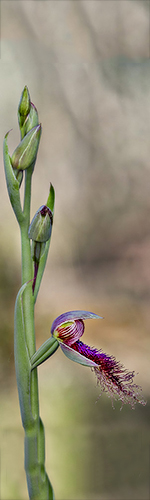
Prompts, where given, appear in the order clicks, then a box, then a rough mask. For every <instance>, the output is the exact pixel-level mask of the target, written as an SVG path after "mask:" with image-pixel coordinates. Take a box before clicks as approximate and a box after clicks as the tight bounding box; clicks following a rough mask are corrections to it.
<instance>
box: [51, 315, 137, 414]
mask: <svg viewBox="0 0 150 500" xmlns="http://www.w3.org/2000/svg"><path fill="white" fill-rule="evenodd" d="M90 318H91V319H101V316H98V315H97V314H94V313H91V312H88V311H70V312H66V313H64V314H61V316H58V318H56V319H55V320H54V322H53V324H52V328H51V334H52V337H54V338H55V339H56V340H57V342H58V343H59V345H60V347H61V349H62V351H63V352H64V354H65V355H66V356H67V357H68V358H70V359H71V360H72V361H75V362H76V363H80V364H82V365H85V366H90V367H91V368H92V370H93V371H94V372H95V375H96V377H97V383H98V384H100V386H101V392H104V391H105V392H107V393H108V396H109V397H110V398H111V399H112V401H113V399H115V400H116V399H120V400H121V402H122V406H123V404H126V403H129V404H130V405H131V407H132V408H134V406H135V404H136V403H141V404H142V405H145V404H146V402H145V401H144V399H143V398H142V396H141V388H140V387H139V386H138V385H137V384H135V383H133V378H134V375H135V372H134V371H133V372H129V371H128V370H126V369H125V367H124V366H123V365H122V364H121V363H120V362H118V361H117V360H116V359H115V357H114V356H110V355H108V354H106V353H104V352H103V351H102V350H101V349H99V350H98V349H95V348H94V347H90V346H88V345H86V344H84V343H83V342H82V341H81V340H79V339H80V337H81V336H82V335H83V333H84V322H83V320H84V319H90Z"/></svg>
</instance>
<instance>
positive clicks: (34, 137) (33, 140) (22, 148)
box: [11, 125, 41, 170]
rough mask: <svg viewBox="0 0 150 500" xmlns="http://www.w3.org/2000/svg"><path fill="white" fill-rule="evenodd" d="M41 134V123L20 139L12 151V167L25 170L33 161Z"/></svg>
mask: <svg viewBox="0 0 150 500" xmlns="http://www.w3.org/2000/svg"><path fill="white" fill-rule="evenodd" d="M40 136H41V125H38V126H36V127H34V128H32V130H30V132H28V134H27V135H26V136H25V137H24V139H22V141H21V142H20V144H19V146H17V148H16V149H15V151H14V152H13V155H12V158H11V162H12V167H13V168H14V169H15V168H16V169H17V170H25V169H26V168H28V167H30V166H31V165H33V164H34V163H35V160H36V156H37V152H38V147H39V142H40Z"/></svg>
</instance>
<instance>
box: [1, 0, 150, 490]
mask: <svg viewBox="0 0 150 500" xmlns="http://www.w3.org/2000/svg"><path fill="white" fill-rule="evenodd" d="M149 9H150V2H149V1H147V0H141V1H138V0H134V1H131V0H124V1H121V0H120V1H119V0H107V1H106V0H99V1H97V0H79V1H78V0H74V1H71V0H67V1H66V0H60V1H59V0H51V1H42V0H39V1H35V0H34V1H30V0H29V1H28V2H26V1H25V0H23V1H20V2H18V1H17V0H16V1H13V0H10V1H7V0H5V1H4V0H2V1H1V59H0V95H1V98H0V138H1V148H0V155H1V177H0V179H1V182H0V199H1V210H0V231H1V239H0V299H1V300H0V318H1V320H0V323H1V325H0V344H1V351H0V376H1V385H0V387H1V389H0V391H1V418H0V430H1V438H0V439H1V471H0V476H1V486H0V493H1V499H2V500H27V498H28V493H27V487H26V480H25V473H24V470H23V462H24V458H23V453H24V450H23V430H22V427H21V419H20V414H19V404H18V396H17V390H16V380H15V371H14V359H13V313H14V304H15V297H16V294H17V291H18V289H19V287H20V264H21V257H20V234H19V229H18V226H17V222H16V220H15V217H14V214H13V212H12V209H11V206H10V202H9V199H8V194H7V191H6V185H5V178H4V171H3V157H2V144H3V137H4V135H5V133H6V132H7V131H8V130H10V129H12V131H11V133H10V134H9V138H8V144H9V151H10V154H12V152H13V151H14V149H15V147H16V146H17V145H18V143H19V142H20V134H19V127H18V123H17V108H18V104H19V100H20V96H21V92H22V90H23V88H24V86H25V85H27V86H28V88H29V92H30V96H31V101H32V102H33V103H34V104H35V105H36V107H37V109H38V112H39V120H40V122H41V123H42V126H43V132H42V137H41V142H40V148H39V153H38V159H37V163H36V169H35V173H34V176H33V190H32V213H31V217H33V215H34V213H35V212H36V210H37V209H38V208H39V207H40V206H41V205H42V204H44V203H46V200H47V196H48V191H49V183H50V182H52V184H53V185H54V187H55V191H56V205H55V218H54V226H53V234H52V241H51V247H50V253H49V258H48V262H47V267H46V271H45V274H44V277H43V282H42V286H41V289H40V293H39V297H38V301H37V306H36V338H37V347H39V346H40V345H41V343H42V342H44V341H45V340H46V339H47V338H48V336H49V332H50V327H51V323H52V321H53V319H54V318H55V317H56V316H58V315H59V314H61V313H62V312H65V311H67V310H73V309H85V310H86V309H87V310H91V311H93V312H95V313H97V314H100V315H102V316H104V320H103V321H100V322H98V321H94V322H93V323H94V324H93V323H92V322H90V321H87V323H86V330H85V335H84V339H83V340H84V341H85V343H89V344H90V345H95V346H96V347H97V348H102V349H103V350H104V351H105V352H107V353H109V354H113V355H114V356H116V358H117V359H118V360H120V361H121V362H122V363H123V364H125V366H126V368H128V369H129V370H131V371H132V370H135V372H136V373H138V375H137V376H136V383H138V384H140V385H141V386H142V388H143V395H144V397H145V399H147V405H146V406H145V407H142V406H141V407H140V405H137V406H136V409H135V411H132V410H131V409H130V407H127V406H124V408H123V409H122V411H121V412H120V404H119V403H115V410H113V408H112V405H111V401H110V399H108V398H107V396H106V395H102V396H101V398H100V399H98V397H99V394H100V388H99V387H97V386H96V380H95V378H94V374H93V373H91V371H90V370H89V369H88V368H85V367H82V366H80V365H77V364H75V363H71V361H70V360H68V359H67V358H66V357H64V356H63V353H62V352H59V350H58V351H57V353H56V354H55V356H53V357H52V358H51V360H48V361H47V362H46V363H45V364H44V365H42V366H41V367H39V369H38V370H39V390H40V407H41V416H42V419H43V421H44V424H45V432H46V467H47V471H48V473H49V475H50V478H51V480H52V483H53V487H54V490H55V495H56V499H57V500H148V499H149V498H150V497H149V495H150V492H149V479H148V477H149V466H150V462H149V449H150V426H149V408H150V403H149V396H150V376H149V375H150V372H149V358H150V355H149V352H150V340H149V330H150V308H149V304H150V45H149V39H150V15H149V14H150V10H149ZM95 403H96V404H95Z"/></svg>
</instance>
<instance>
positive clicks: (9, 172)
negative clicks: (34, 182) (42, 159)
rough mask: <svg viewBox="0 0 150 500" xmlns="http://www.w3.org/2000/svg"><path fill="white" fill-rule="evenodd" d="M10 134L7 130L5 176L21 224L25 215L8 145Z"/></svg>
mask: <svg viewBox="0 0 150 500" xmlns="http://www.w3.org/2000/svg"><path fill="white" fill-rule="evenodd" d="M8 134H9V132H7V134H6V135H5V138H4V147H3V153H4V168H5V176H6V183H7V189H8V194H9V198H10V202H11V205H12V208H13V210H14V212H15V215H16V217H17V220H18V222H19V224H20V222H22V221H23V219H24V216H23V212H22V207H21V202H20V192H19V182H18V180H17V179H16V177H15V174H14V172H13V168H12V164H11V159H10V155H9V151H8V145H7V136H8Z"/></svg>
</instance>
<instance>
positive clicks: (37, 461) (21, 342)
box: [14, 167, 54, 500]
mask: <svg viewBox="0 0 150 500" xmlns="http://www.w3.org/2000/svg"><path fill="white" fill-rule="evenodd" d="M32 168H33V167H32ZM32 168H31V167H30V168H28V169H27V170H26V172H25V175H26V179H25V195H24V210H23V216H24V217H23V219H22V221H21V223H20V230H21V245H22V284H23V285H22V287H21V289H20V291H19V293H18V295H17V299H16V306H15V335H14V337H15V341H14V352H15V366H16V377H17V385H18V392H19V401H20V409H21V416H22V423H23V427H24V430H25V471H26V476H27V484H28V491H29V497H30V500H52V499H53V498H54V496H53V490H52V486H51V484H50V481H49V479H48V476H47V474H46V471H45V465H44V464H45V437H44V427H43V423H42V421H41V419H40V416H39V398H38V379H37V369H36V368H35V370H33V371H31V361H30V359H31V357H32V356H33V354H35V350H36V347H35V332H34V296H33V293H32V281H31V282H30V280H32V276H33V268H32V259H31V247H30V240H29V238H28V228H29V222H30V200H31V179H32ZM28 282H29V283H28Z"/></svg>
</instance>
